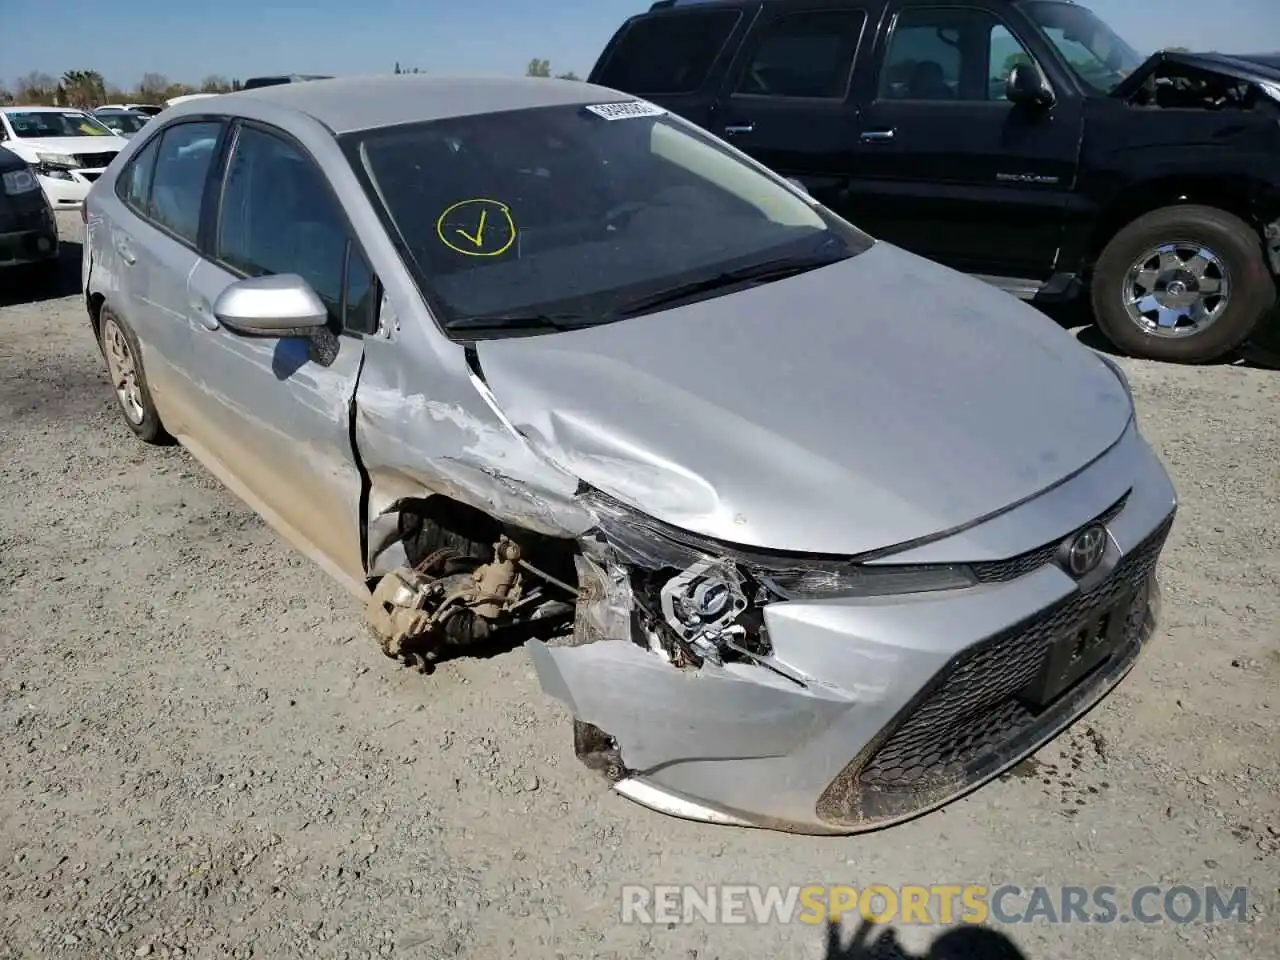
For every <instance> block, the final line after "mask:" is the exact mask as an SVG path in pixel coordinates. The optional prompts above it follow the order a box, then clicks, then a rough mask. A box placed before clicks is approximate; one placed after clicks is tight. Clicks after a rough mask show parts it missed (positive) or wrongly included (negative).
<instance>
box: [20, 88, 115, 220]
mask: <svg viewBox="0 0 1280 960" xmlns="http://www.w3.org/2000/svg"><path fill="white" fill-rule="evenodd" d="M0 143H3V144H4V146H6V147H8V148H9V149H10V150H12V151H13V152H14V153H16V154H17V155H18V156H20V157H21V158H22V159H23V160H26V161H27V163H29V164H31V167H32V168H33V169H34V170H35V172H36V177H37V179H38V180H39V181H40V187H41V189H43V190H44V194H45V196H46V197H48V198H49V203H50V204H51V205H52V206H53V208H54V209H55V210H58V209H75V208H77V207H79V206H81V205H82V204H83V203H84V198H85V195H86V194H88V192H89V188H90V187H91V186H93V182H94V181H95V180H97V179H98V177H100V176H101V175H102V171H103V170H105V169H106V168H107V164H109V163H110V162H111V161H112V160H114V159H115V156H116V154H117V153H119V152H120V151H121V150H123V149H124V148H125V147H126V146H127V145H128V143H129V141H128V140H126V139H124V138H123V137H120V136H117V135H116V134H115V133H114V132H113V131H112V130H111V129H110V128H108V127H107V126H105V125H104V124H103V123H102V122H101V121H100V120H97V119H95V118H94V117H93V116H91V115H90V114H88V113H85V112H84V111H83V110H69V109H66V108H64V107H4V108H0Z"/></svg>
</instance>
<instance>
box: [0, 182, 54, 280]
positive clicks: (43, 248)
mask: <svg viewBox="0 0 1280 960" xmlns="http://www.w3.org/2000/svg"><path fill="white" fill-rule="evenodd" d="M57 256H58V225H57V222H56V221H55V220H54V218H53V211H52V210H51V209H50V208H49V206H48V205H47V204H46V203H45V202H44V198H43V197H42V196H41V195H40V194H39V193H38V192H37V191H35V190H30V191H28V192H26V193H23V194H19V195H17V196H8V195H5V196H0V267H12V266H18V265H20V264H27V263H40V262H43V261H48V260H54V259H56V258H57Z"/></svg>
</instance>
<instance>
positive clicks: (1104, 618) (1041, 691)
mask: <svg viewBox="0 0 1280 960" xmlns="http://www.w3.org/2000/svg"><path fill="white" fill-rule="evenodd" d="M1130 600H1131V598H1130V597H1124V598H1122V599H1121V600H1120V601H1119V602H1117V603H1114V604H1112V605H1111V606H1109V607H1108V608H1107V609H1106V610H1104V611H1102V612H1101V613H1094V614H1093V615H1092V616H1090V617H1088V618H1086V619H1084V620H1080V621H1077V622H1076V624H1075V625H1074V626H1072V627H1070V628H1068V629H1067V630H1064V631H1063V632H1062V633H1061V634H1059V635H1058V636H1057V637H1056V638H1055V639H1054V640H1053V642H1052V643H1051V644H1050V645H1049V650H1048V653H1047V654H1046V655H1045V658H1044V664H1043V665H1042V666H1041V669H1040V673H1039V674H1038V675H1037V676H1036V679H1035V680H1033V681H1032V682H1031V683H1030V684H1029V685H1028V686H1027V687H1026V689H1024V690H1023V691H1022V694H1021V699H1022V700H1024V701H1026V702H1027V703H1028V704H1029V705H1031V706H1034V707H1037V708H1044V707H1047V706H1049V705H1050V704H1052V703H1053V702H1054V701H1055V700H1057V699H1058V698H1059V697H1060V696H1062V695H1063V694H1064V693H1066V692H1067V691H1068V690H1070V689H1071V688H1072V687H1074V686H1075V685H1076V684H1077V683H1079V682H1080V681H1081V680H1082V679H1083V678H1084V677H1085V675H1086V674H1088V673H1091V672H1092V671H1093V670H1094V669H1095V668H1096V667H1098V665H1099V664H1101V663H1102V662H1103V661H1104V660H1106V659H1108V658H1109V657H1110V656H1111V655H1112V654H1113V653H1115V652H1116V650H1117V649H1118V648H1119V647H1120V646H1121V644H1123V642H1124V633H1125V621H1126V619H1127V618H1126V613H1127V611H1128V609H1129V603H1130Z"/></svg>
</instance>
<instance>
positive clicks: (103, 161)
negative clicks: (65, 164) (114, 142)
mask: <svg viewBox="0 0 1280 960" xmlns="http://www.w3.org/2000/svg"><path fill="white" fill-rule="evenodd" d="M115 156H116V151H114V150H112V151H110V152H109V153H79V154H76V163H78V164H80V166H82V167H88V168H89V169H91V170H93V169H96V168H98V167H105V166H106V165H107V164H109V163H110V162H111V161H112V160H114V159H115Z"/></svg>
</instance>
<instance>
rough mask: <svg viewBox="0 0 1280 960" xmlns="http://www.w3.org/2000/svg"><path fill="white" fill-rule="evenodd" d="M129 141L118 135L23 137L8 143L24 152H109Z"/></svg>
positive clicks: (120, 147) (117, 149)
mask: <svg viewBox="0 0 1280 960" xmlns="http://www.w3.org/2000/svg"><path fill="white" fill-rule="evenodd" d="M126 144H127V141H126V140H124V139H122V138H120V137H116V136H111V137H23V138H22V139H21V140H13V141H10V142H9V143H8V146H9V148H10V149H12V150H15V151H16V152H21V153H23V154H35V153H60V154H80V153H107V152H108V151H114V152H117V153H118V152H119V151H121V150H123V149H124V148H125V146H126Z"/></svg>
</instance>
